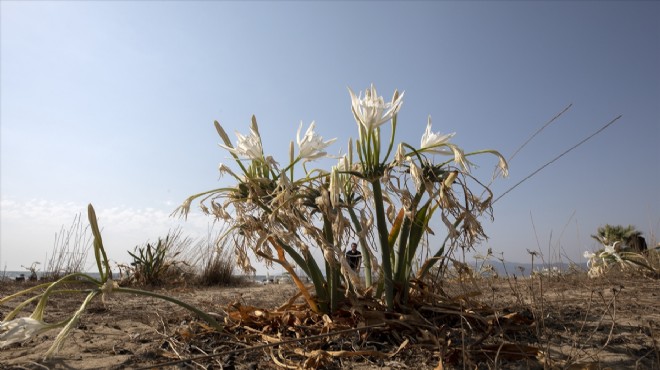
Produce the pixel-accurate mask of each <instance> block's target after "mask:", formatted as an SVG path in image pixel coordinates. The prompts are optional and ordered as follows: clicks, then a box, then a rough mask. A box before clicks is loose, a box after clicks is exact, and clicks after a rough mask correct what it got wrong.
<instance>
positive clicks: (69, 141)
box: [0, 1, 660, 270]
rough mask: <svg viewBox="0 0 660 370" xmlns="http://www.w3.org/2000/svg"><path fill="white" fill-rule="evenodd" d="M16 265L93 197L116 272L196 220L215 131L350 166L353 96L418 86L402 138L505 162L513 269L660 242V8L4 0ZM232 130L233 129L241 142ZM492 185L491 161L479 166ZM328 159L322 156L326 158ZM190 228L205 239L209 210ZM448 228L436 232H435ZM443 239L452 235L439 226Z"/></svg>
mask: <svg viewBox="0 0 660 370" xmlns="http://www.w3.org/2000/svg"><path fill="white" fill-rule="evenodd" d="M0 10H1V15H0V16H1V19H0V20H1V22H0V23H1V29H0V31H1V35H0V37H1V39H0V41H1V42H0V77H1V78H0V89H1V91H0V93H1V95H0V124H1V127H0V129H1V131H0V135H1V136H0V137H1V142H0V144H1V146H0V150H1V152H0V153H1V160H0V161H1V162H0V192H1V199H2V203H1V208H0V212H1V213H0V221H1V225H0V227H1V229H0V231H1V233H0V236H1V239H0V248H1V253H0V268H5V267H6V268H7V269H8V270H15V269H20V266H21V265H29V264H30V263H32V262H33V261H42V262H43V260H44V257H45V255H46V253H47V252H49V251H50V250H51V249H52V246H53V240H54V234H55V233H56V232H57V231H59V229H60V227H61V226H62V225H68V224H70V223H71V221H72V220H73V217H74V216H75V214H77V213H80V212H83V213H84V212H85V209H86V205H87V204H88V203H93V204H94V206H95V208H96V209H97V213H98V214H99V217H100V219H101V220H100V222H101V225H102V227H103V228H104V231H103V234H104V240H105V244H106V246H107V248H108V252H109V255H110V256H111V258H112V259H113V260H115V261H118V262H125V261H126V260H127V259H128V254H127V253H126V250H130V249H132V248H133V247H134V246H136V245H138V244H142V243H144V242H146V241H147V240H151V241H153V240H155V239H157V238H158V237H159V236H164V235H165V234H166V233H167V231H168V230H169V229H170V228H172V227H174V226H176V225H178V224H181V222H180V221H179V220H174V219H171V218H169V217H168V215H169V214H170V213H171V211H173V210H174V208H176V206H178V205H179V204H180V203H181V202H182V201H183V200H184V199H185V198H186V197H187V196H188V195H190V194H193V193H196V192H199V191H203V190H208V189H211V188H214V187H219V186H220V185H221V184H223V181H226V180H225V179H223V180H219V179H218V172H217V167H218V164H219V163H220V162H228V160H227V154H226V152H224V151H223V150H222V149H221V148H219V147H218V145H217V144H218V143H219V142H220V139H219V137H218V136H217V134H216V133H215V130H214V128H213V120H218V121H219V122H221V123H222V124H223V126H224V127H225V128H226V129H227V131H228V132H230V133H231V132H234V131H235V130H238V131H240V132H243V133H245V132H246V131H247V128H248V125H249V122H250V117H251V115H252V114H255V115H256V117H257V119H258V121H259V124H260V129H261V133H262V135H263V136H264V146H265V150H266V151H267V152H269V153H271V154H272V155H274V156H275V157H276V158H280V159H281V161H284V160H285V158H286V153H287V149H288V142H289V141H290V140H292V139H294V138H295V133H296V130H297V128H298V124H299V123H300V121H303V122H304V123H305V124H306V125H307V124H309V123H310V122H311V121H312V120H315V121H316V123H317V128H318V132H319V133H320V134H321V135H323V136H324V137H325V138H333V137H337V138H338V140H337V142H336V143H335V144H334V145H333V146H332V147H331V148H330V152H331V153H333V154H337V153H339V151H340V150H342V149H343V148H344V147H345V143H346V142H347V140H348V138H349V137H356V136H357V129H356V128H357V126H356V124H355V121H354V120H353V117H352V115H351V112H350V98H349V94H348V91H347V87H351V88H352V89H353V90H354V91H358V90H364V89H365V88H366V87H368V86H369V84H370V83H374V84H375V86H376V87H377V88H378V91H379V93H381V94H382V95H384V96H385V97H386V98H389V97H390V96H391V94H392V92H393V91H394V89H396V88H398V89H399V90H404V91H405V101H404V105H403V108H402V110H401V113H400V115H399V122H400V123H399V125H400V126H399V127H400V128H399V137H398V138H399V140H402V141H407V142H410V143H415V144H417V143H419V139H420V137H421V135H422V133H423V131H424V129H425V125H426V118H427V116H428V115H431V116H432V118H433V123H434V130H435V131H442V132H444V133H447V132H456V133H457V134H456V136H455V137H454V139H453V142H455V143H456V144H458V145H460V146H461V147H463V148H465V149H466V150H468V151H469V150H477V149H484V148H493V149H497V150H499V151H501V152H502V153H503V154H504V155H505V156H506V157H508V156H510V155H511V154H513V152H514V151H515V150H516V149H517V148H518V147H519V146H520V145H521V144H522V143H523V142H524V141H525V140H527V138H529V137H530V135H531V134H532V133H533V132H534V131H535V130H536V129H537V128H539V127H540V126H541V125H542V124H543V123H545V122H546V121H548V120H549V119H550V118H552V117H553V116H554V115H555V114H557V113H558V112H560V111H561V110H562V109H564V108H565V107H566V106H567V105H568V104H571V103H572V104H573V107H572V108H571V109H570V110H569V111H568V112H566V113H565V114H564V115H563V116H562V117H561V118H560V119H559V120H558V121H556V122H555V123H553V124H552V125H551V126H549V127H548V128H546V129H545V130H544V131H543V132H542V134H541V135H539V136H538V137H537V138H535V139H534V140H533V141H532V142H531V143H530V144H529V145H528V146H527V147H525V148H524V149H523V150H522V151H521V152H520V153H519V154H518V155H517V156H516V157H515V158H514V159H513V160H512V161H511V163H510V171H511V175H510V177H509V178H508V179H504V180H501V179H500V180H498V181H497V182H496V183H495V184H493V187H492V189H493V191H494V193H495V195H496V196H497V195H499V194H502V193H503V192H504V191H505V190H507V189H508V188H510V187H511V186H513V185H514V184H515V183H516V182H518V181H519V180H521V179H523V178H524V177H525V176H527V175H528V174H529V173H531V172H532V171H534V170H536V169H537V168H539V167H540V166H542V165H543V164H545V163H547V162H548V161H550V160H551V159H552V158H554V157H555V156H556V155H558V154H560V153H561V152H563V151H564V150H566V149H568V148H570V147H571V146H572V145H574V144H576V143H577V142H579V141H580V140H582V139H583V138H585V137H587V136H588V135H590V134H591V133H593V132H594V131H596V130H597V129H598V128H600V127H601V126H603V125H605V124H606V123H607V122H609V121H610V120H612V119H613V118H615V117H617V116H618V115H623V117H622V118H621V119H620V120H619V121H617V122H616V123H615V124H614V125H612V126H611V127H610V128H608V129H607V130H605V131H603V132H602V133H601V134H599V135H597V136H596V137H594V138H593V139H592V140H590V141H588V142H587V143H586V144H584V145H582V146H580V147H579V148H577V149H576V150H574V151H572V152H571V153H569V154H568V155H567V156H565V157H563V158H562V159H560V160H559V161H557V162H555V163H553V164H552V165H550V166H548V167H547V168H545V169H544V170H543V171H541V172H540V173H539V174H537V175H536V176H534V177H533V178H531V179H530V180H528V181H526V182H525V183H523V184H522V185H521V186H520V187H518V188H516V189H515V190H514V191H512V192H511V193H509V194H507V195H506V196H505V197H503V198H502V199H501V200H499V201H498V202H497V203H496V204H495V207H494V211H495V221H494V222H492V223H491V222H489V221H486V222H485V224H484V227H485V230H486V233H487V234H488V235H489V236H490V239H489V241H488V242H487V243H484V244H482V245H480V246H478V251H480V252H483V251H485V249H486V248H488V247H491V248H493V250H494V251H496V252H503V253H504V258H505V259H507V260H509V261H516V262H529V260H530V258H529V255H528V254H527V252H526V249H532V250H539V249H540V251H541V252H542V253H543V254H544V255H545V258H546V259H548V260H552V259H557V258H558V256H559V254H561V255H563V256H564V257H565V258H570V259H573V260H575V261H577V262H580V261H581V256H582V253H583V252H584V251H585V250H591V249H596V248H597V245H596V244H595V242H594V241H592V240H591V238H590V237H589V235H590V234H593V233H595V230H596V229H597V227H598V226H601V225H604V224H606V223H610V224H623V225H628V224H632V225H635V226H636V227H637V228H638V229H639V230H641V231H642V232H643V233H644V235H645V236H646V238H647V240H648V241H649V242H650V241H653V240H655V241H656V242H657V235H658V232H660V195H659V193H658V191H657V189H658V184H660V149H659V147H660V146H659V145H658V142H659V141H660V67H659V66H660V21H659V20H660V3H656V2H634V1H628V2H613V1H612V2H563V1H562V2H559V1H558V2H241V3H238V2H224V1H223V2H212V1H200V2H183V1H181V2H177V1H165V2H158V1H142V2H113V1H105V2H101V1H95V2H78V1H75V2H63V1H53V2H44V1H20V2H19V1H2V2H1V3H0ZM232 137H233V135H232ZM479 163H480V164H481V166H482V167H481V169H480V170H478V171H477V174H480V176H482V178H485V180H487V179H488V176H489V174H490V172H491V170H492V167H491V166H493V165H494V164H495V163H494V162H492V161H490V159H489V158H482V159H481V160H480V161H479ZM321 164H322V163H321ZM193 213H194V214H193V215H192V216H191V218H190V219H189V220H188V222H186V223H182V225H183V228H184V232H187V233H190V234H191V235H205V234H206V230H207V226H208V224H209V222H210V221H211V220H210V219H208V218H205V217H203V216H202V215H201V214H200V212H193ZM437 227H438V228H440V225H439V224H438V225H437ZM436 231H437V230H436Z"/></svg>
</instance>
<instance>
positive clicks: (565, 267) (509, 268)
mask: <svg viewBox="0 0 660 370" xmlns="http://www.w3.org/2000/svg"><path fill="white" fill-rule="evenodd" d="M488 263H489V264H491V265H492V266H493V267H494V269H495V271H497V273H498V275H500V276H506V275H507V274H509V275H512V276H513V275H517V276H521V277H522V276H529V275H530V273H531V272H532V265H531V264H529V263H515V262H505V263H504V264H503V263H501V262H499V261H489V262H488ZM470 266H471V267H472V268H474V263H472V264H471V265H470ZM575 267H577V268H578V269H582V270H583V271H585V272H586V271H587V264H586V263H580V264H577V265H575ZM553 268H556V269H557V270H559V271H562V272H567V271H569V269H570V266H569V264H567V263H550V264H545V265H543V264H534V271H542V270H543V269H553ZM21 274H23V275H24V276H25V278H26V279H27V278H28V277H29V276H30V272H29V271H0V281H6V280H15V279H16V278H17V277H19V276H21ZM43 274H44V273H43V272H41V271H37V276H38V278H39V279H41V277H42V276H43ZM87 274H89V275H90V276H91V277H93V278H97V279H98V278H99V277H100V276H99V273H98V272H88V273H87ZM114 276H115V277H118V276H119V273H118V272H114ZM279 276H280V273H272V274H269V275H246V276H244V279H245V280H246V281H254V282H264V281H266V280H267V279H272V280H277V278H278V277H279Z"/></svg>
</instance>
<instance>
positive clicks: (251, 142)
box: [220, 128, 264, 160]
mask: <svg viewBox="0 0 660 370" xmlns="http://www.w3.org/2000/svg"><path fill="white" fill-rule="evenodd" d="M236 137H237V138H238V142H237V145H236V147H235V148H232V147H229V146H225V145H222V144H220V146H221V147H223V148H225V149H227V150H228V151H230V152H232V153H234V154H236V155H237V156H239V157H242V158H247V159H252V160H263V158H264V151H263V147H262V145H261V136H259V132H258V131H256V130H255V129H253V128H251V129H250V135H248V136H243V135H242V134H241V133H240V132H236Z"/></svg>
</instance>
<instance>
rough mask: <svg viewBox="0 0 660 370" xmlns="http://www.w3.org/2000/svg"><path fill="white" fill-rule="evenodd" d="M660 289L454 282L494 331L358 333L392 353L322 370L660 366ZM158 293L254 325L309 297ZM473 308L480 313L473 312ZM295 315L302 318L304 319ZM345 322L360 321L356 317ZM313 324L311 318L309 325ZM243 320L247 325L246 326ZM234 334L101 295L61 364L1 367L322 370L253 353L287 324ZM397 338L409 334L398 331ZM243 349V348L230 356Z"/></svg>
mask: <svg viewBox="0 0 660 370" xmlns="http://www.w3.org/2000/svg"><path fill="white" fill-rule="evenodd" d="M24 287H25V286H24V285H23V286H22V285H20V284H17V283H0V297H4V296H6V295H8V294H10V293H11V292H14V291H17V290H18V289H20V288H24ZM658 288H660V282H659V281H658V280H653V279H648V278H641V277H638V278H630V277H628V278H625V279H622V278H611V279H599V280H590V279H587V278H585V277H583V276H582V277H561V278H543V279H535V280H529V279H518V280H514V279H506V280H505V279H499V280H479V281H463V282H460V283H458V282H453V283H447V284H446V285H445V287H444V290H445V293H446V294H448V295H450V296H452V297H459V298H460V297H464V298H461V299H460V301H461V302H463V303H462V304H464V305H465V306H466V307H467V308H468V309H467V311H466V312H474V313H475V314H477V313H479V312H482V315H483V318H484V320H485V321H484V322H487V323H488V325H487V327H488V328H487V329H484V330H476V329H475V328H471V325H474V322H471V321H470V320H467V319H466V320H458V321H455V322H454V324H452V321H446V325H447V329H446V331H443V330H445V329H444V326H443V327H441V328H439V330H438V333H440V332H443V333H445V332H446V333H447V335H446V337H444V338H441V340H438V339H437V338H436V339H433V340H430V341H429V340H427V339H428V338H426V339H425V338H422V337H424V336H425V335H426V334H424V335H421V334H419V333H422V334H423V333H424V331H420V332H419V333H418V334H417V335H410V336H406V335H404V334H401V336H400V338H401V339H404V338H405V339H408V341H407V344H406V345H404V346H403V347H402V348H401V349H400V350H399V351H397V348H396V344H394V345H390V346H389V347H387V346H385V345H383V346H382V347H378V343H376V344H373V343H371V344H369V342H368V341H367V340H366V339H365V340H363V341H362V342H361V344H360V343H357V342H358V341H359V340H360V338H365V336H364V334H363V335H362V336H361V337H358V336H352V335H350V334H347V335H344V336H343V339H342V340H343V341H344V343H349V347H350V343H352V349H351V348H346V346H345V345H344V344H342V345H340V347H341V348H339V347H338V348H339V349H341V350H343V351H346V350H347V349H348V350H361V349H365V348H371V349H372V350H373V349H374V348H375V349H376V350H378V351H380V352H381V353H385V354H387V353H389V354H391V356H389V355H388V356H380V357H379V356H370V355H368V351H367V352H365V353H366V354H365V355H363V356H357V357H356V356H346V357H342V356H343V355H342V353H343V352H342V351H334V352H332V351H330V350H332V349H333V348H334V347H333V346H336V345H337V344H336V343H338V342H339V340H336V341H335V342H333V343H334V344H333V343H330V342H328V343H327V345H326V346H325V347H323V348H321V347H319V348H320V349H323V350H326V351H328V353H330V352H332V353H333V356H332V357H330V358H329V359H328V358H326V361H324V362H321V363H316V366H317V367H319V368H354V369H377V368H381V369H409V368H416V369H442V368H445V369H452V368H463V366H462V362H461V361H460V358H461V357H464V356H469V360H467V361H468V362H467V363H468V364H470V366H468V368H473V369H474V368H479V369H481V368H483V369H489V368H511V369H526V368H539V369H542V368H544V367H545V368H557V369H562V368H563V369H607V368H610V369H637V368H638V369H660V365H659V364H660V352H659V351H658V343H659V342H660V298H659V294H660V289H658ZM158 292H160V293H163V294H168V295H171V296H175V297H177V298H179V299H181V300H183V301H186V302H188V303H191V304H194V305H196V306H198V307H200V308H203V309H204V310H206V311H207V312H212V313H214V314H216V315H217V317H218V318H219V319H222V318H223V317H227V315H230V312H231V311H232V310H234V311H236V310H237V308H236V307H243V308H244V309H246V310H248V311H249V314H250V315H252V316H250V317H255V315H256V316H259V315H261V317H265V316H268V312H269V311H270V312H274V311H276V307H278V306H280V305H282V304H283V303H285V302H287V300H288V299H289V298H291V297H292V296H294V295H295V293H296V292H297V290H296V288H295V287H294V286H293V285H287V284H284V285H265V286H264V285H249V286H241V287H225V288H223V287H214V288H176V289H170V290H167V291H164V290H160V291H158ZM82 298H83V297H82V296H70V297H63V296H59V297H54V298H53V299H52V300H51V302H50V303H49V306H48V309H47V311H46V312H47V315H46V320H47V321H49V322H53V321H55V320H57V319H61V318H62V317H65V315H66V314H70V313H72V312H73V311H74V310H75V309H76V307H77V306H78V305H79V303H80V302H81V301H82ZM14 306H15V303H10V304H7V305H4V306H1V307H0V314H2V316H3V317H4V315H5V314H7V313H8V312H9V310H10V309H11V307H14ZM470 307H478V308H479V309H475V310H474V311H471V310H470V309H469V308H470ZM248 308H249V309H248ZM258 309H259V310H258ZM261 309H263V310H261ZM479 310H481V311H479ZM248 311H246V312H248ZM436 311H438V310H436ZM420 312H421V311H420ZM434 312H435V311H434ZM493 313H494V314H493ZM295 315H298V316H297V317H298V318H300V314H299V313H296V314H295ZM295 315H290V316H291V317H294V316H295ZM345 316H350V314H349V313H345ZM234 317H236V316H234ZM246 317H247V316H246ZM284 317H285V316H282V315H280V316H278V319H281V320H284V319H283V318H284ZM294 318H295V317H294ZM307 319H309V320H311V319H310V318H309V317H308V318H307ZM255 320H256V319H255ZM287 320H290V319H287ZM301 320H302V321H301ZM319 321H322V320H320V319H319ZM233 322H234V324H236V320H234V321H233ZM269 322H271V324H269V325H271V326H272V323H276V322H278V321H269ZM279 322H284V321H279ZM297 322H298V324H297V326H296V327H297V328H301V327H302V328H304V327H305V321H304V320H303V319H300V320H298V321H297ZM301 322H302V323H301ZM246 323H247V321H246ZM443 325H445V324H443ZM452 325H453V328H452ZM245 326H249V325H248V324H245ZM232 327H233V329H231V330H233V332H231V333H230V332H228V333H227V335H224V336H218V335H214V334H209V331H208V327H206V326H205V325H204V324H203V322H201V323H200V320H198V319H197V318H196V317H195V316H194V315H192V314H191V313H190V312H188V311H187V310H185V309H182V308H180V307H179V306H176V305H173V304H171V303H167V302H164V301H162V300H158V299H155V298H145V297H142V296H135V295H128V294H122V295H115V296H113V297H111V298H110V299H107V300H106V303H105V304H104V303H102V302H101V300H100V299H98V300H95V301H94V302H92V304H91V305H90V306H89V308H88V310H87V311H86V312H85V314H84V315H83V317H82V319H81V321H80V322H79V324H78V325H77V327H76V328H75V329H74V330H73V332H72V334H71V335H70V337H69V338H68V339H67V341H66V343H65V345H64V348H63V349H62V350H61V351H60V352H59V353H58V354H57V355H56V356H55V357H53V358H52V359H50V360H48V361H43V360H42V356H43V354H44V353H45V352H46V351H47V350H48V348H49V347H50V345H51V344H52V342H53V339H54V337H55V336H56V335H57V331H51V332H47V333H45V334H42V335H40V336H38V337H36V338H34V339H31V340H29V341H27V342H25V343H22V344H12V345H10V346H8V347H6V348H3V349H0V368H2V369H119V368H121V369H123V368H126V369H134V368H144V367H149V366H152V367H153V368H173V369H178V368H191V369H192V368H198V369H204V368H206V369H211V368H213V369H223V368H224V369H257V368H259V369H261V368H282V366H281V364H280V365H277V364H276V363H275V361H276V359H277V358H278V356H279V358H289V359H291V361H289V362H288V364H289V365H291V364H297V366H301V367H302V366H304V365H306V366H308V367H313V366H314V363H312V362H309V361H307V362H305V361H304V359H305V357H304V356H303V357H300V356H298V357H295V356H294V355H293V353H294V352H295V351H296V350H300V348H296V347H301V348H302V347H304V345H303V344H291V345H288V346H286V348H285V349H286V351H289V353H291V354H292V355H291V356H288V355H287V354H286V353H285V354H282V351H281V350H280V352H278V350H277V349H276V348H274V347H269V348H262V349H254V350H250V347H255V346H258V345H261V344H264V343H268V342H269V341H273V340H276V339H278V338H280V339H286V338H284V337H281V336H280V337H278V335H276V334H268V335H265V334H263V333H280V334H282V333H283V334H282V335H285V334H286V332H287V330H289V328H287V327H286V325H285V324H281V325H280V327H278V328H273V327H268V328H263V327H262V328H257V329H253V328H246V329H247V330H243V329H240V330H239V329H236V328H238V327H239V326H237V325H234V326H232ZM470 329H474V330H472V331H470ZM227 330H228V331H229V330H230V329H229V328H228V329H227ZM297 330H298V329H297ZM300 330H302V329H300ZM259 331H261V332H260V333H259ZM395 331H396V330H395ZM239 332H240V333H239ZM401 333H403V332H401ZM456 333H473V337H472V338H466V337H461V336H460V335H457V334H456ZM239 334H240V335H239ZM442 335H443V336H444V335H445V334H442ZM394 337H398V336H397V335H396V333H394ZM250 338H252V339H250ZM356 343H357V344H356ZM365 343H366V344H365ZM374 343H375V342H374ZM429 343H435V344H431V345H429ZM461 343H462V344H461ZM476 344H478V345H479V351H478V353H477V352H470V351H469V350H468V347H470V346H473V345H476ZM360 346H362V347H360ZM369 346H370V347H369ZM283 347H284V346H283ZM358 347H359V348H358ZM470 348H472V347H470ZM474 348H477V347H474ZM236 349H240V351H241V352H238V353H234V354H231V353H230V352H229V351H231V350H236ZM223 351H225V352H224V353H229V354H227V355H222V356H218V357H216V358H214V359H207V360H198V361H188V362H186V363H183V364H171V365H166V364H167V363H168V362H171V361H173V360H178V359H180V358H190V357H188V356H199V355H203V354H211V353H213V352H216V353H218V352H223ZM326 357H327V356H326ZM296 359H297V360H296ZM442 366H443V367H442Z"/></svg>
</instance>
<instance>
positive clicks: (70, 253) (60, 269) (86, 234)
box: [42, 214, 93, 280]
mask: <svg viewBox="0 0 660 370" xmlns="http://www.w3.org/2000/svg"><path fill="white" fill-rule="evenodd" d="M92 240H93V239H92V234H91V232H90V229H89V226H88V225H83V222H82V219H81V215H80V214H77V215H76V216H75V217H74V219H73V222H72V223H71V226H70V227H69V228H68V229H65V228H64V226H62V228H61V229H60V232H59V233H56V234H55V243H54V245H53V253H52V254H51V256H50V258H49V259H48V260H47V262H46V269H45V271H44V273H43V277H42V278H43V279H46V280H57V279H59V278H61V277H63V276H66V275H70V274H73V273H76V272H82V271H83V270H84V269H85V263H86V261H87V254H88V253H89V250H90V249H91V247H92Z"/></svg>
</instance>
